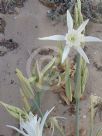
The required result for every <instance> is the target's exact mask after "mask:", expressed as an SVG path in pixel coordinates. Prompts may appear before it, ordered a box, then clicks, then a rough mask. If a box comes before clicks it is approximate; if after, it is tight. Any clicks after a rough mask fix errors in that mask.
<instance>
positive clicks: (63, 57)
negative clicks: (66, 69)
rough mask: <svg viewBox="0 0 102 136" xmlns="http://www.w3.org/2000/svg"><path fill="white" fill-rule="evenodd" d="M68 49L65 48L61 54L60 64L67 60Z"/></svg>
mask: <svg viewBox="0 0 102 136" xmlns="http://www.w3.org/2000/svg"><path fill="white" fill-rule="evenodd" d="M69 51H70V48H69V47H68V45H67V46H65V48H64V51H63V54H62V63H64V61H65V59H66V58H67V56H68V54H69Z"/></svg>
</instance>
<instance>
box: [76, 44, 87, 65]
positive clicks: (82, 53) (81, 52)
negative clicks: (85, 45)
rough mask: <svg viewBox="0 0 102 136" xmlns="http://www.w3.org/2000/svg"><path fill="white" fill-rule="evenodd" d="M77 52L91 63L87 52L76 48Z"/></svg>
mask: <svg viewBox="0 0 102 136" xmlns="http://www.w3.org/2000/svg"><path fill="white" fill-rule="evenodd" d="M76 50H77V51H78V52H79V54H80V55H81V56H82V57H83V58H84V60H85V61H86V62H87V63H89V59H88V57H87V56H86V54H85V52H84V51H83V49H82V48H81V47H78V48H76Z"/></svg>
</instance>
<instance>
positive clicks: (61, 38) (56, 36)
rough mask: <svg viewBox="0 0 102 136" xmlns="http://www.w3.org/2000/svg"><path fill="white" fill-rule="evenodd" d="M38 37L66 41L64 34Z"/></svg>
mask: <svg viewBox="0 0 102 136" xmlns="http://www.w3.org/2000/svg"><path fill="white" fill-rule="evenodd" d="M38 39H39V40H53V41H64V40H65V36H64V35H52V36H48V37H42V38H38Z"/></svg>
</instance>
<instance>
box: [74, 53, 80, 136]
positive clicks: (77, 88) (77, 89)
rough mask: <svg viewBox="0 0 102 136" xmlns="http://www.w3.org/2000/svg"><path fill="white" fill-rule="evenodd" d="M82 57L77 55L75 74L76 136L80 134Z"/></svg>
mask: <svg viewBox="0 0 102 136" xmlns="http://www.w3.org/2000/svg"><path fill="white" fill-rule="evenodd" d="M80 65H81V57H80V55H79V54H78V55H77V67H76V74H75V100H76V136H79V126H80V116H79V109H80V89H81V88H80V85H81V70H80V67H81V66H80Z"/></svg>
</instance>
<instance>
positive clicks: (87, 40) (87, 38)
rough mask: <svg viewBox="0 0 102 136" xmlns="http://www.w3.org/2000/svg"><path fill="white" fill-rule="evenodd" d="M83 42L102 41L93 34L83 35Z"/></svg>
mask: <svg viewBox="0 0 102 136" xmlns="http://www.w3.org/2000/svg"><path fill="white" fill-rule="evenodd" d="M85 42H102V40H101V39H99V38H97V37H93V36H85Z"/></svg>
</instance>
